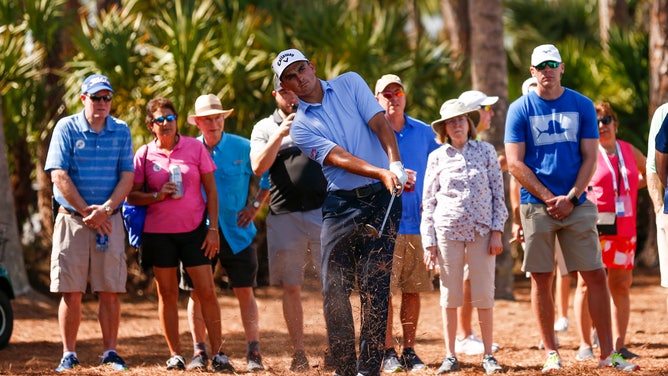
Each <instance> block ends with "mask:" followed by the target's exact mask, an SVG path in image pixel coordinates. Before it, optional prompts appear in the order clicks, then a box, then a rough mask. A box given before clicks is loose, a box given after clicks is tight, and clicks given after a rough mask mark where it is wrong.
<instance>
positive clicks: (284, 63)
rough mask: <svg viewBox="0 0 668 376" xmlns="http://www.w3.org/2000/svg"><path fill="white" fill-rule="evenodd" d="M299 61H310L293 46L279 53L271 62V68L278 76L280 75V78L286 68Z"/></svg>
mask: <svg viewBox="0 0 668 376" xmlns="http://www.w3.org/2000/svg"><path fill="white" fill-rule="evenodd" d="M298 61H308V59H307V58H306V56H304V54H303V53H301V51H299V50H298V49H295V48H291V49H289V50H285V51H283V52H281V53H279V54H278V56H276V58H275V59H274V61H273V62H272V63H271V69H272V70H273V71H274V73H276V77H278V79H279V80H280V79H281V76H282V75H283V71H284V70H285V68H287V67H289V66H290V64H292V63H296V62H298Z"/></svg>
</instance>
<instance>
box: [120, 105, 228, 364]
mask: <svg viewBox="0 0 668 376" xmlns="http://www.w3.org/2000/svg"><path fill="white" fill-rule="evenodd" d="M146 125H147V127H148V128H149V130H151V132H152V133H153V134H154V135H155V139H154V140H153V141H151V142H149V143H148V144H146V145H143V146H142V147H140V148H139V149H138V150H137V152H136V154H135V159H134V164H135V178H134V185H133V187H132V191H131V192H130V194H129V195H128V202H129V203H131V204H134V205H147V206H148V210H147V213H146V221H145V224H144V232H143V235H142V244H141V247H142V260H141V261H142V266H144V267H148V266H152V267H153V273H154V275H155V282H156V285H157V290H158V314H159V317H160V324H161V325H162V331H163V334H164V336H165V340H166V341H167V346H168V347H169V351H170V358H169V360H168V361H167V369H178V370H182V369H185V360H184V359H183V357H182V356H181V345H180V342H179V313H178V305H177V303H178V297H179V284H178V280H177V267H178V266H179V263H182V264H183V266H184V267H185V268H186V270H187V271H188V274H189V275H190V277H191V279H192V282H193V285H194V291H193V293H195V294H197V296H198V297H199V300H200V301H201V302H202V315H203V316H204V321H205V323H206V328H207V331H208V333H209V340H210V341H211V348H212V349H213V350H214V351H215V352H216V353H217V352H219V351H220V347H221V342H222V338H221V333H222V329H221V321H220V306H219V305H218V299H217V298H216V290H215V285H214V282H213V272H212V269H211V259H212V258H213V257H214V256H215V255H216V254H217V253H218V249H219V244H220V239H219V237H218V194H217V192H216V185H215V181H214V177H213V172H214V170H215V169H216V166H215V165H214V163H213V160H212V159H211V156H210V155H209V153H208V151H207V150H206V148H205V146H204V144H202V143H201V142H199V141H197V140H196V139H194V138H191V137H185V136H182V135H180V134H179V132H178V125H177V115H176V109H175V107H174V104H173V103H172V102H171V101H170V100H169V99H166V98H155V99H152V100H151V101H150V102H148V104H147V105H146ZM175 166H178V169H179V170H180V174H181V188H180V189H179V187H178V185H177V184H176V183H175V182H173V181H172V180H171V179H170V171H171V170H172V169H173V168H175ZM144 187H146V189H144ZM202 191H204V193H205V194H206V196H205V195H204V194H202ZM207 216H208V218H209V221H210V223H209V226H207V223H206V218H207ZM221 354H222V353H219V354H218V355H216V357H220V358H223V359H224V360H225V362H226V363H229V362H228V361H227V357H226V356H225V355H224V354H222V355H221ZM216 357H214V360H216Z"/></svg>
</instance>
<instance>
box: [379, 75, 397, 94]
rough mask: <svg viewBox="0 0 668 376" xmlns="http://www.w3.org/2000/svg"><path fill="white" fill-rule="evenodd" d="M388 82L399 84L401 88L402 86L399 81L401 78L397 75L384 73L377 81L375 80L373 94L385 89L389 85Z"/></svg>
mask: <svg viewBox="0 0 668 376" xmlns="http://www.w3.org/2000/svg"><path fill="white" fill-rule="evenodd" d="M390 84H397V85H399V86H401V88H402V89H403V88H404V84H403V82H401V78H399V76H397V75H395V74H386V75H383V77H381V78H379V79H378V81H376V91H375V92H374V94H378V93H380V92H381V91H383V90H385V88H386V87H388V86H390Z"/></svg>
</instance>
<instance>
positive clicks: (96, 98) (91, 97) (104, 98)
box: [88, 94, 112, 103]
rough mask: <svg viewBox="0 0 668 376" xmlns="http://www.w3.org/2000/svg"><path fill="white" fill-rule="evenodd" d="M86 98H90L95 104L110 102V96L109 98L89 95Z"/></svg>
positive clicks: (109, 95) (108, 95) (107, 96)
mask: <svg viewBox="0 0 668 376" xmlns="http://www.w3.org/2000/svg"><path fill="white" fill-rule="evenodd" d="M88 98H90V100H92V101H93V102H95V103H97V102H99V101H105V102H111V98H112V96H111V94H107V95H101V96H100V95H94V94H89V95H88Z"/></svg>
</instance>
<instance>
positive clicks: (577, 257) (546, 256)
mask: <svg viewBox="0 0 668 376" xmlns="http://www.w3.org/2000/svg"><path fill="white" fill-rule="evenodd" d="M520 213H521V218H522V228H523V229H524V241H525V249H524V263H523V264H522V270H523V271H525V272H533V273H549V272H553V271H554V268H555V255H554V247H555V235H556V238H557V239H558V240H559V244H560V245H561V251H562V253H563V255H564V261H565V262H566V268H567V269H568V271H569V272H573V271H589V270H596V269H601V268H603V261H602V258H601V244H600V243H599V240H598V232H597V231H596V220H597V217H598V215H597V213H598V211H597V209H596V206H595V205H594V204H592V203H591V202H590V201H585V202H584V203H582V204H581V205H578V206H576V207H575V208H574V209H573V211H572V212H571V214H570V215H569V216H568V217H566V218H565V219H563V220H560V221H559V220H556V219H554V218H552V217H550V216H549V215H548V214H547V207H546V206H545V205H543V204H522V205H521V206H520Z"/></svg>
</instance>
